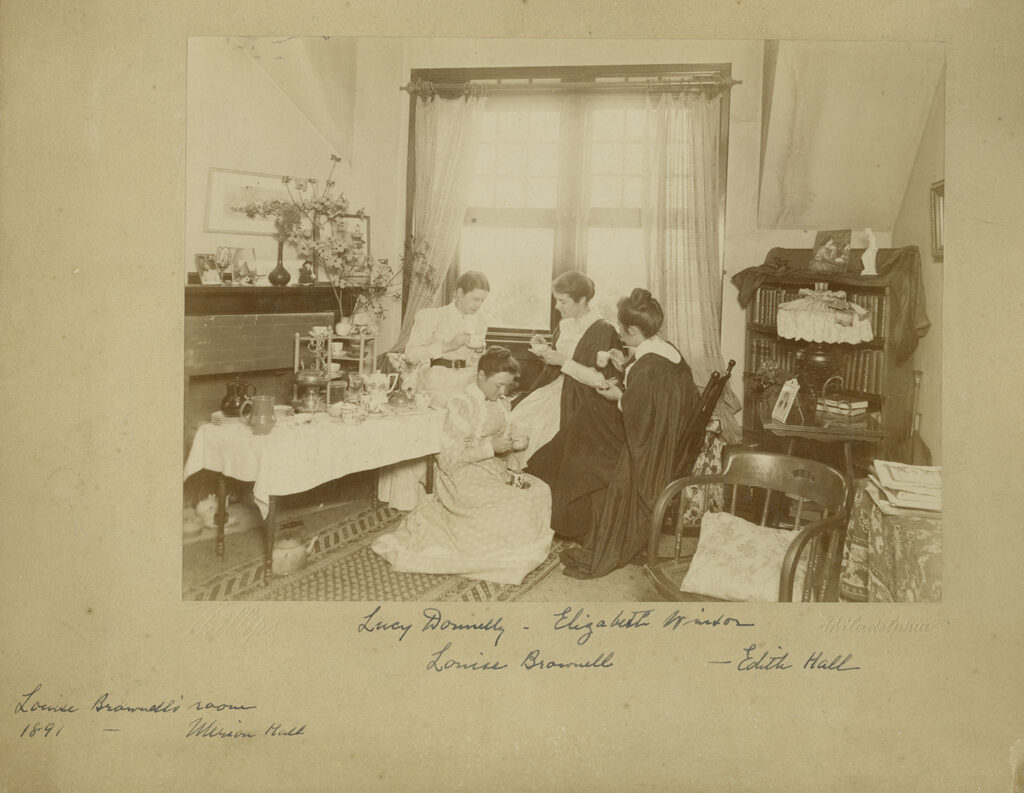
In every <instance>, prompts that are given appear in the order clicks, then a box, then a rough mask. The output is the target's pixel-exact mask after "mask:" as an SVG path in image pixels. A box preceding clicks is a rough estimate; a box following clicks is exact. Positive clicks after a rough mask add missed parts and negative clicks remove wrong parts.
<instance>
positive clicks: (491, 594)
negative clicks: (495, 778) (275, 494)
mask: <svg viewBox="0 0 1024 793" xmlns="http://www.w3.org/2000/svg"><path fill="white" fill-rule="evenodd" d="M403 514H404V513H401V512H397V511H395V510H393V509H391V508H390V507H387V506H381V507H377V508H373V509H369V510H366V511H364V512H360V513H358V514H356V515H353V516H350V517H348V518H346V519H345V520H343V521H341V522H339V523H336V524H335V525H333V526H331V527H329V528H326V529H323V530H321V531H320V532H319V533H318V534H317V535H316V541H315V543H314V545H313V551H312V553H311V554H310V555H309V558H308V559H307V560H306V565H305V566H304V567H303V568H302V569H301V570H299V571H297V572H295V573H292V574H291V575H286V576H276V575H275V576H272V577H271V579H270V582H269V584H267V585H266V586H264V581H263V558H262V557H259V558H256V559H251V560H249V561H248V562H244V563H242V564H240V565H236V566H235V567H232V568H230V569H228V570H226V571H224V572H222V573H218V574H217V575H215V576H213V577H212V578H210V579H208V580H206V581H204V582H202V583H201V584H199V585H198V586H195V587H192V588H190V589H188V590H186V591H185V592H184V593H183V594H182V599H183V600H358V601H392V600H422V601H437V602H441V601H470V602H472V601H477V602H484V601H492V602H511V601H514V600H517V599H518V598H519V597H521V596H522V595H523V594H524V593H526V592H529V591H530V590H531V589H533V587H535V586H536V585H537V583H538V582H540V581H541V580H543V579H544V577H545V576H547V575H548V574H549V573H550V572H551V571H552V570H555V569H556V568H557V567H558V563H559V562H558V553H559V551H561V550H562V549H563V548H565V547H567V543H564V542H562V541H559V540H556V541H555V542H554V543H552V546H551V551H550V553H548V557H547V559H545V560H544V562H543V563H542V564H541V565H539V566H538V567H537V568H536V569H534V570H533V571H532V572H530V573H529V574H528V575H527V576H526V578H525V579H524V580H523V582H522V583H521V584H518V585H516V586H510V585H508V584H493V583H490V582H488V581H474V580H472V579H469V578H464V577H462V576H458V575H430V574H427V573H398V572H395V571H394V570H393V569H392V567H391V565H390V564H388V562H387V561H386V560H385V559H383V558H382V557H380V556H378V555H377V554H375V553H374V552H373V551H372V550H371V549H370V545H371V544H372V543H373V541H374V539H376V538H377V537H378V536H379V535H380V534H383V533H385V532H388V531H393V530H394V527H395V525H396V524H397V523H398V521H399V520H401V518H402V515H403ZM281 528H282V529H292V530H297V531H296V533H298V534H300V535H301V534H302V533H303V532H302V529H303V525H302V522H301V521H295V522H293V523H291V524H288V525H286V526H282V527H281Z"/></svg>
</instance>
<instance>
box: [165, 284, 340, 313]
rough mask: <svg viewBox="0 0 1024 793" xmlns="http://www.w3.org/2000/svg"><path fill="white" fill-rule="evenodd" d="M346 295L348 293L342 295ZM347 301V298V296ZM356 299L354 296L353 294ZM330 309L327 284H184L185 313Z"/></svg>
mask: <svg viewBox="0 0 1024 793" xmlns="http://www.w3.org/2000/svg"><path fill="white" fill-rule="evenodd" d="M345 297H346V298H348V295H345ZM346 302H348V301H347V300H346ZM352 302H355V296H354V295H353V296H352ZM322 311H333V312H334V314H335V316H336V317H337V313H338V301H337V300H336V299H335V297H334V290H333V289H331V287H330V286H326V285H324V286H186V287H185V316H186V317H202V316H211V315H216V314H312V313H316V312H322Z"/></svg>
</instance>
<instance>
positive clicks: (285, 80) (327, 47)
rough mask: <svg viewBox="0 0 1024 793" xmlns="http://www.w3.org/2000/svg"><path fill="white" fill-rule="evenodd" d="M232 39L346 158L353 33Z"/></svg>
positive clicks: (351, 123)
mask: <svg viewBox="0 0 1024 793" xmlns="http://www.w3.org/2000/svg"><path fill="white" fill-rule="evenodd" d="M237 41H239V42H240V43H241V44H242V46H244V48H245V49H246V51H247V52H248V53H249V55H250V56H251V57H252V59H253V60H254V61H255V62H256V63H257V64H259V66H260V67H261V68H262V69H263V70H264V71H265V72H266V73H267V75H268V76H269V77H270V79H271V80H273V82H274V84H275V85H277V87H278V88H280V89H281V91H282V93H284V95H285V96H286V97H288V99H289V100H290V101H291V102H292V103H293V104H294V105H295V107H296V108H297V109H298V110H299V112H300V113H302V115H303V116H305V117H306V119H307V120H308V121H309V123H310V124H311V125H312V126H313V127H314V128H315V129H316V130H317V131H318V132H319V133H320V134H321V135H322V136H323V137H324V139H325V140H326V141H327V142H328V143H329V144H330V145H331V147H332V148H333V149H334V150H335V153H336V154H337V155H338V156H340V157H341V158H342V159H343V160H345V161H346V162H348V161H349V160H350V158H351V151H352V135H353V128H354V118H355V112H354V109H355V108H354V105H355V85H356V47H357V46H358V42H357V41H356V39H354V38H330V37H323V36H321V37H308V38H246V39H238V40H237Z"/></svg>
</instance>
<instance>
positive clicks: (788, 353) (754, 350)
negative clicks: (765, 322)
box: [749, 335, 796, 372]
mask: <svg viewBox="0 0 1024 793" xmlns="http://www.w3.org/2000/svg"><path fill="white" fill-rule="evenodd" d="M749 338H750V371H751V372H757V371H759V370H760V369H761V365H762V364H763V363H764V362H765V361H775V362H776V363H777V364H778V365H779V367H780V368H782V369H785V370H786V371H788V372H795V371H796V347H795V346H794V345H792V344H783V343H782V342H780V341H778V340H777V339H771V338H765V337H763V336H754V335H751V336H750V337H749Z"/></svg>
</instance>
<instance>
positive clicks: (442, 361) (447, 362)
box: [430, 358, 466, 369]
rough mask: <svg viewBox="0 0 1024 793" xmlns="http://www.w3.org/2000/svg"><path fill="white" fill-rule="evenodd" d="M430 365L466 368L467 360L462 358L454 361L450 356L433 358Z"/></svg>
mask: <svg viewBox="0 0 1024 793" xmlns="http://www.w3.org/2000/svg"><path fill="white" fill-rule="evenodd" d="M430 365H431V366H446V367H448V368H449V369H465V368H466V362H465V361H463V360H461V359H459V360H455V361H453V360H451V359H449V358H433V359H431V361H430Z"/></svg>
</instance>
